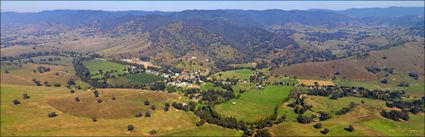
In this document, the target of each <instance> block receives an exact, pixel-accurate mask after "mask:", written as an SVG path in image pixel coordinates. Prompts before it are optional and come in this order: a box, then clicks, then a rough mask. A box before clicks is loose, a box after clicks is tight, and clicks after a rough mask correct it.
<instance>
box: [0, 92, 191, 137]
mask: <svg viewBox="0 0 425 137" xmlns="http://www.w3.org/2000/svg"><path fill="white" fill-rule="evenodd" d="M99 92H100V98H102V99H103V100H104V102H102V103H96V101H95V99H94V97H92V96H89V94H90V93H88V92H87V91H76V93H74V94H70V93H69V89H66V88H49V87H34V86H23V85H11V84H2V85H1V115H2V119H1V125H2V126H1V128H2V129H1V131H2V132H1V135H2V136H10V135H24V136H25V135H59V136H75V135H79V136H81V135H85V136H93V135H103V136H111V135H113V136H134V135H138V136H140V135H151V134H150V131H152V130H155V131H156V132H157V134H162V133H166V132H171V131H174V130H182V129H189V128H193V127H195V124H194V123H195V122H196V121H198V118H197V117H196V116H194V115H193V114H192V113H188V112H184V111H180V110H175V109H172V108H171V109H170V110H169V111H168V112H164V111H163V110H162V106H163V103H164V102H168V101H172V100H175V101H185V100H186V99H185V98H184V97H180V96H179V95H177V94H166V93H158V92H151V91H142V90H132V89H128V90H120V89H103V90H100V91H99ZM23 93H28V95H29V96H30V99H26V100H23V99H22V94H23ZM112 95H113V96H116V100H115V101H112V100H108V99H110V96H112ZM74 96H81V102H75V101H73V99H74ZM13 99H19V100H20V101H21V104H19V105H14V104H13V103H12V100H13ZM144 99H147V100H149V101H150V102H151V103H152V104H155V105H157V109H156V110H155V111H151V114H152V115H151V117H148V118H147V117H142V118H135V117H134V114H131V113H134V112H133V111H140V110H139V109H131V108H132V107H135V108H138V107H139V106H138V105H137V104H140V105H141V104H143V103H142V101H143V100H144ZM58 103H60V104H58ZM77 103H80V104H77ZM114 103H116V104H114ZM84 104H85V105H84ZM129 104H133V105H132V106H125V105H129ZM134 104H136V105H134ZM122 105H124V106H122ZM120 107H123V108H120ZM49 112H57V114H58V116H57V117H54V118H49V117H48V116H47V113H49ZM91 114H97V119H98V121H97V122H93V121H92V119H91V117H92V116H93V115H91ZM128 124H132V125H134V126H135V130H134V131H132V132H128V131H127V125H128Z"/></svg>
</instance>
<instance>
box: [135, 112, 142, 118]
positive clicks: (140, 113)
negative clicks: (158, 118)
mask: <svg viewBox="0 0 425 137" xmlns="http://www.w3.org/2000/svg"><path fill="white" fill-rule="evenodd" d="M135 116H136V117H142V116H143V114H142V112H137V113H136V115H135Z"/></svg>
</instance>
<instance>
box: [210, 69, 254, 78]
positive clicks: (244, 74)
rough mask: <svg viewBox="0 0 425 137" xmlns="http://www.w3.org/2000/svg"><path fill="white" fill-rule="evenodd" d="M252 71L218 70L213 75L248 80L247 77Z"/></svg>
mask: <svg viewBox="0 0 425 137" xmlns="http://www.w3.org/2000/svg"><path fill="white" fill-rule="evenodd" d="M253 72H254V71H252V70H250V69H238V70H229V71H224V72H219V73H217V74H214V75H213V77H216V78H218V79H240V80H249V77H250V76H251V74H252V73H253Z"/></svg>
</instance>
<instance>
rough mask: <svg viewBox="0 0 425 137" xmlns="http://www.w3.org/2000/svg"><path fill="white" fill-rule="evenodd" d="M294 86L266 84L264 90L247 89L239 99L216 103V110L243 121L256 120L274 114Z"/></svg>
mask: <svg viewBox="0 0 425 137" xmlns="http://www.w3.org/2000/svg"><path fill="white" fill-rule="evenodd" d="M291 89H292V87H285V86H266V87H265V88H264V90H262V91H247V92H244V93H242V94H241V96H240V98H239V99H231V100H229V101H227V102H226V103H223V104H219V105H216V106H215V108H214V110H215V111H217V112H218V113H219V114H222V115H225V116H229V117H230V116H232V117H235V118H236V119H238V120H242V121H255V120H258V119H262V118H265V117H267V116H269V115H271V114H273V111H274V108H275V107H276V106H277V105H279V103H281V102H282V101H283V100H284V99H285V98H286V97H288V95H289V91H290V90H291Z"/></svg>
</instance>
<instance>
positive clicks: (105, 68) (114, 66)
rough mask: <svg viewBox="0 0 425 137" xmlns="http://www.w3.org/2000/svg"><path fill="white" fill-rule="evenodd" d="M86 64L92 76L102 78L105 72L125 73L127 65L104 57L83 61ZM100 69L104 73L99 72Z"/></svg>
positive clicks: (113, 73) (112, 73)
mask: <svg viewBox="0 0 425 137" xmlns="http://www.w3.org/2000/svg"><path fill="white" fill-rule="evenodd" d="M83 64H84V66H85V67H87V68H88V69H89V71H90V75H91V77H92V78H101V77H102V76H103V75H104V73H106V72H110V74H111V75H115V76H116V75H118V74H124V71H125V69H126V68H127V67H126V66H125V65H122V64H118V63H115V62H110V61H107V60H104V59H93V60H89V61H85V62H83ZM99 70H102V72H103V74H99Z"/></svg>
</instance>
